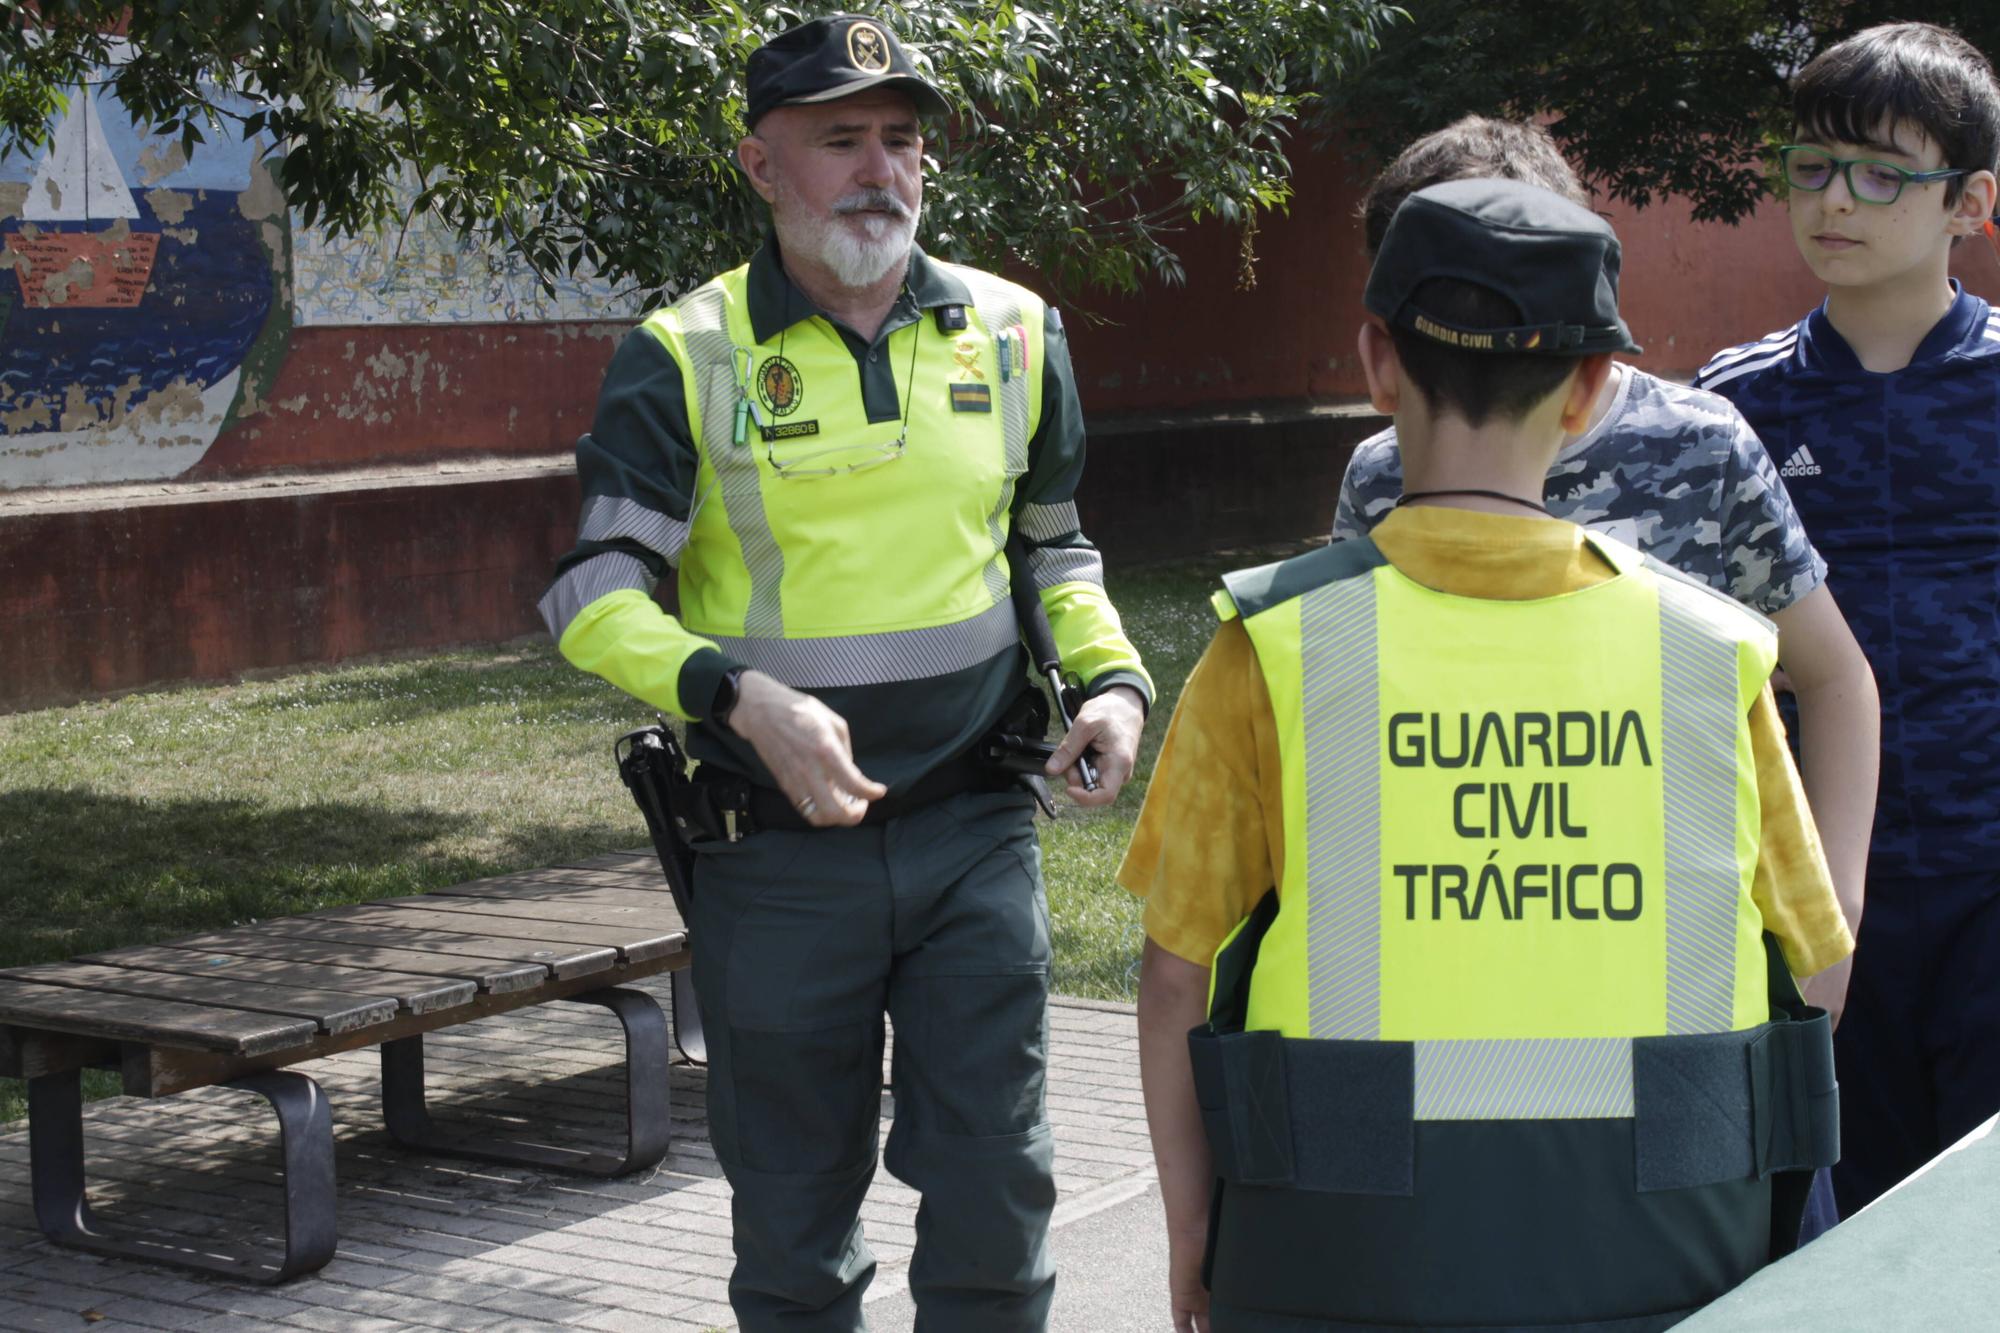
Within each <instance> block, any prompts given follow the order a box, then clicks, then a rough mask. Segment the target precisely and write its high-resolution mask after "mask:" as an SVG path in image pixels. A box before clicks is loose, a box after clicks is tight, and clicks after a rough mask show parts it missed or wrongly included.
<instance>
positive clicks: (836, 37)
mask: <svg viewBox="0 0 2000 1333" xmlns="http://www.w3.org/2000/svg"><path fill="white" fill-rule="evenodd" d="M748 87H749V99H750V106H749V110H748V112H747V114H746V118H745V119H746V123H747V124H748V125H749V127H750V128H751V129H753V130H754V129H755V128H756V127H757V122H758V121H760V120H762V119H763V118H764V115H765V113H766V112H769V111H771V110H773V109H775V108H777V107H781V106H797V105H799V104H801V103H805V102H832V101H837V100H838V99H840V98H843V97H852V96H854V94H856V93H863V92H867V91H868V90H869V89H871V88H893V89H895V90H896V91H898V92H902V93H907V94H909V97H910V100H911V101H912V102H915V103H916V105H917V110H918V111H919V112H920V113H922V114H925V115H934V116H948V115H950V114H951V112H952V105H951V101H950V99H948V98H946V97H945V95H944V94H943V93H942V92H940V91H938V89H937V86H936V85H935V84H933V83H931V82H930V80H928V79H926V78H924V76H923V75H921V74H919V73H917V67H916V65H915V64H913V63H912V62H911V60H910V55H909V52H907V51H905V50H904V49H903V44H902V43H901V42H899V41H897V40H896V34H895V33H893V32H890V31H889V29H888V28H886V27H884V26H883V25H882V24H880V23H878V22H876V21H875V20H874V19H870V18H860V17H858V16H856V15H853V14H833V15H829V16H828V17H826V18H817V19H814V20H812V21H811V22H810V23H801V24H799V26H798V27H796V28H789V29H787V30H786V31H784V32H781V33H779V34H778V35H777V36H776V37H773V38H772V39H771V40H770V41H768V42H766V43H764V44H763V45H762V46H760V47H758V48H757V49H756V50H755V51H752V52H751V53H750V66H749V73H748Z"/></svg>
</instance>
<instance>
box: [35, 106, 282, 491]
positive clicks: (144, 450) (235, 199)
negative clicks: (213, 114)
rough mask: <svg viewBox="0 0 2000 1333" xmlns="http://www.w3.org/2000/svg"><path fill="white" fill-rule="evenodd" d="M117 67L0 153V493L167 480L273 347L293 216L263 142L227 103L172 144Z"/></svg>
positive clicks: (262, 386) (239, 399)
mask: <svg viewBox="0 0 2000 1333" xmlns="http://www.w3.org/2000/svg"><path fill="white" fill-rule="evenodd" d="M110 73H111V71H110V70H106V71H104V77H103V78H102V79H99V80H94V81H92V82H91V83H89V84H87V85H85V86H84V87H81V88H75V89H72V90H71V91H70V93H69V104H68V106H67V107H66V108H64V111H63V112H62V113H60V115H59V118H58V119H56V120H53V121H52V122H51V123H50V125H49V137H48V138H47V139H46V140H44V142H43V144H42V146H41V147H39V148H38V149H36V150H34V151H32V152H27V153H15V154H10V155H4V156H0V493H4V492H6V491H9V490H18V489H22V488H27V487H42V486H74V485H85V484H91V483H124V482H138V481H155V480H165V479H168V478H172V477H177V476H179V475H181V474H182V473H184V472H186V471H187V470H188V469H189V468H190V467H192V466H194V465H196V464H198V463H199V462H200V461H201V459H202V457H203V456H204V454H206V452H207V451H208V448H209V446H210V445H211V444H213V443H214V442H215V440H216V438H217V437H218V436H219V435H220V434H221V433H222V432H223V431H224V430H226V429H228V426H229V423H230V422H231V421H232V420H233V419H234V416H235V414H236V413H237V412H238V410H239V405H241V404H246V403H247V404H255V403H257V402H259V401H260V398H261V395H262V394H263V393H264V392H265V391H266V390H268V388H269V386H270V383H271V381H272V379H273V377H274V376H275V375H276V372H277V367H278V365H279V364H280V363H281V361H282V360H283V356H284V349H285V344H286V340H287V337H288V335H289V332H290V328H291V320H290V313H291V312H290V289H289V274H290V259H289V256H290V250H291V242H290V231H289V215H288V211H287V210H286V208H285V199H284V193H283V191H282V190H280V189H279V188H278V185H277V182H276V180H275V179H274V178H273V176H272V166H273V163H271V162H269V161H267V160H266V147H267V146H266V145H265V144H263V143H261V142H258V141H255V140H246V139H245V138H244V137H243V135H242V134H241V133H240V131H239V130H238V128H237V126H238V124H239V122H238V121H236V120H235V119H234V118H233V117H227V116H226V117H225V118H224V119H223V121H222V122H221V123H220V124H218V125H214V126H210V127H207V129H206V137H205V139H204V140H203V141H202V142H201V143H198V144H196V145H195V146H194V150H193V152H192V153H191V154H189V153H183V152H182V147H181V143H180V140H179V139H178V138H177V137H176V138H167V137H163V136H160V135H157V134H154V133H153V132H152V130H151V128H150V127H149V126H147V125H144V124H135V123H134V121H133V118H132V115H131V113H130V112H129V111H127V110H126V108H125V107H124V105H123V104H121V103H120V102H119V100H118V94H117V90H116V88H115V87H114V86H113V85H112V84H111V82H110V78H109V76H110ZM215 96H216V99H217V101H218V102H219V103H221V104H223V105H225V106H229V107H230V108H231V109H233V110H240V111H242V112H244V113H246V114H247V111H248V107H247V105H240V106H239V105H236V104H234V103H231V102H229V101H228V98H227V95H226V94H221V93H217V94H216V95H215ZM7 270H12V273H13V276H12V277H9V276H8V272H7ZM8 307H11V310H10V309H8Z"/></svg>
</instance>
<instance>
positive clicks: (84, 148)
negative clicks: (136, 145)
mask: <svg viewBox="0 0 2000 1333" xmlns="http://www.w3.org/2000/svg"><path fill="white" fill-rule="evenodd" d="M138 219H139V204H138V201H137V200H135V199H134V198H133V197H132V188H131V186H130V185H128V184H127V183H126V180H125V173H124V172H123V170H121V169H120V167H119V165H118V159H117V157H116V156H115V155H114V154H113V153H112V151H111V145H110V143H109V142H108V141H107V140H106V139H105V137H104V126H103V124H102V123H101V121H100V120H99V116H98V110H97V90H96V89H94V88H81V89H78V90H77V92H76V94H75V96H73V97H72V98H71V100H70V106H69V113H68V114H67V115H66V116H64V117H63V119H62V121H61V123H59V124H58V125H57V126H56V132H55V135H54V136H53V141H52V142H51V143H50V145H49V151H48V155H47V156H46V157H44V158H43V159H42V160H41V163H40V165H39V166H38V167H37V168H36V170H35V173H34V175H33V176H31V177H30V178H29V180H28V197H27V198H26V199H25V200H23V201H22V206H21V221H22V222H23V223H24V224H26V225H24V226H23V227H22V228H21V229H20V230H19V231H17V232H14V233H12V234H10V235H9V236H8V237H7V238H6V248H7V254H8V256H9V258H10V259H11V260H12V267H13V269H14V276H15V278H16V279H17V280H18V281H19V282H20V284H21V301H22V304H24V305H28V306H38V307H43V308H47V307H51V306H62V307H65V308H67V309H130V308H131V307H134V306H136V305H138V304H139V303H140V301H142V300H144V299H145V295H146V284H147V283H148V282H149V281H150V280H151V279H152V276H153V260H154V258H155V257H156V255H157V254H158V252H159V248H160V234H159V232H158V231H154V230H142V231H135V230H133V227H132V224H133V223H134V222H135V221H137V220H138Z"/></svg>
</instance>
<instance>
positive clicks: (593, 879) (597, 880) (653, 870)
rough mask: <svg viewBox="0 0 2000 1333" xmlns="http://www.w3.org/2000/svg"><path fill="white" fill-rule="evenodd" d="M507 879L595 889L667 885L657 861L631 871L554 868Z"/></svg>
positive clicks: (643, 887)
mask: <svg viewBox="0 0 2000 1333" xmlns="http://www.w3.org/2000/svg"><path fill="white" fill-rule="evenodd" d="M509 878H513V879H541V880H557V881H560V882H562V883H564V884H588V885H590V886H591V887H592V888H596V889H658V888H665V887H666V883H667V880H666V876H665V875H663V874H661V873H660V863H659V862H658V861H648V862H646V864H644V865H642V866H637V867H635V868H633V869H631V870H580V869H578V868H577V867H575V866H555V867H553V868H551V869H548V870H531V871H529V872H527V873H526V874H523V875H514V876H509Z"/></svg>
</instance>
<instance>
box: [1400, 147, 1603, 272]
mask: <svg viewBox="0 0 2000 1333" xmlns="http://www.w3.org/2000/svg"><path fill="white" fill-rule="evenodd" d="M1485 177H1498V178H1500V179H1503V180H1514V181H1522V182H1525V183H1526V184H1529V185H1539V186H1541V187H1542V188H1543V189H1544V190H1548V191H1551V192H1553V193H1555V194H1559V195H1561V196H1562V197H1563V198H1565V199H1567V200H1569V201H1570V202H1571V203H1573V204H1581V205H1583V206H1584V207H1585V208H1588V207H1590V192H1589V191H1587V190H1585V189H1584V188H1583V182H1582V181H1581V180H1579V179H1577V175H1576V171H1575V170H1574V169H1573V168H1572V167H1571V166H1570V164H1569V162H1568V161H1567V160H1566V159H1565V158H1564V157H1563V155H1562V152H1561V150H1560V149H1558V148H1557V147H1556V141H1555V140H1554V139H1551V138H1550V137H1549V133H1548V131H1547V130H1545V129H1543V128H1542V127H1541V126H1539V125H1530V124H1526V123H1524V122H1521V121H1515V120H1489V119H1488V118H1487V117H1485V116H1466V117H1464V118H1463V119H1460V120H1455V121H1453V122H1452V123H1451V124H1449V125H1447V126H1445V127H1444V128H1443V129H1441V130H1434V131H1432V132H1431V133H1429V134H1426V135H1425V136H1424V137H1423V138H1421V139H1419V140H1417V141H1416V142H1415V143H1413V144H1411V145H1410V146H1409V147H1408V148H1405V149H1404V150H1403V151H1402V152H1400V153H1398V154H1396V160H1395V161H1394V162H1391V163H1390V164H1389V165H1388V166H1386V167H1384V168H1382V171H1381V174H1379V175H1377V176H1376V177H1375V179H1374V181H1373V182H1372V183H1371V184H1370V185H1369V186H1368V193H1367V195H1366V196H1365V197H1363V199H1362V200H1361V225H1362V235H1363V237H1364V238H1365V239H1366V241H1367V244H1368V253H1369V254H1371V255H1372V254H1374V253H1375V252H1376V251H1378V250H1380V249H1381V248H1382V238H1383V237H1384V236H1386V235H1387V234H1388V232H1389V219H1391V218H1393V217H1395V216H1396V210H1397V209H1398V208H1400V207H1401V206H1402V203H1403V200H1405V199H1407V198H1409V197H1410V196H1411V195H1413V194H1415V193H1416V192H1417V191H1418V190H1423V189H1428V188H1429V187H1431V186H1433V185H1442V184H1443V183H1444V182H1446V181H1457V180H1472V179H1475V178H1485Z"/></svg>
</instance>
